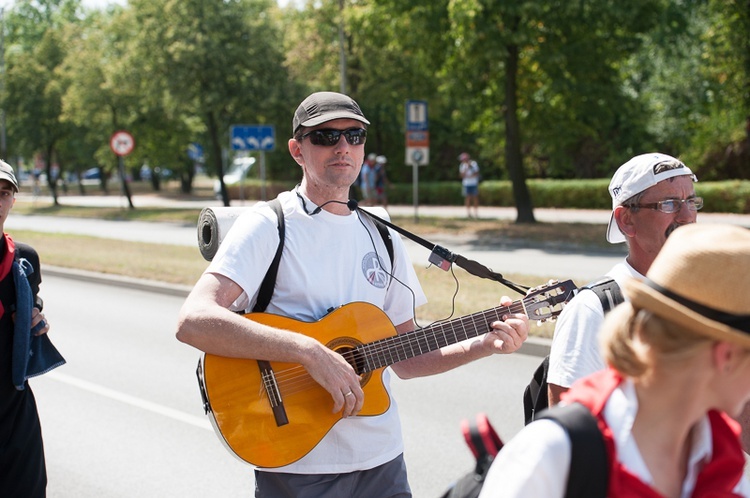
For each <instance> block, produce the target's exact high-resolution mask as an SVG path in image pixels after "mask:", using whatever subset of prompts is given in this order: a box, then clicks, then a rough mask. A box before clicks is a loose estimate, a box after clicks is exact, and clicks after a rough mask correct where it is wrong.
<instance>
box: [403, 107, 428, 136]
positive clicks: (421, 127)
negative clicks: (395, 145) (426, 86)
mask: <svg viewBox="0 0 750 498" xmlns="http://www.w3.org/2000/svg"><path fill="white" fill-rule="evenodd" d="M427 130H428V125H427V102H425V101H424V100H407V101H406V131H427Z"/></svg>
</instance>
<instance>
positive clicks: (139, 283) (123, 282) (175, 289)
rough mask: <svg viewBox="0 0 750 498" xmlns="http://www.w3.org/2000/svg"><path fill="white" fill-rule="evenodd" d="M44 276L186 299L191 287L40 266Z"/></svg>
mask: <svg viewBox="0 0 750 498" xmlns="http://www.w3.org/2000/svg"><path fill="white" fill-rule="evenodd" d="M42 268H43V271H44V274H45V275H54V276H56V277H65V278H72V279H75V280H81V281H84V282H95V283H102V284H107V285H117V286H119V287H125V288H128V289H136V290H142V291H147V292H155V293H158V294H166V295H169V296H177V297H187V295H188V294H189V293H190V290H191V289H192V287H190V286H187V285H177V284H169V283H166V282H159V281H157V280H146V279H140V278H132V277H123V276H122V275H113V274H109V273H99V272H93V271H86V270H77V269H72V268H63V267H60V266H49V265H42Z"/></svg>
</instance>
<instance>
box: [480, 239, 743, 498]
mask: <svg viewBox="0 0 750 498" xmlns="http://www.w3.org/2000/svg"><path fill="white" fill-rule="evenodd" d="M748 275H750V231H748V230H747V229H745V228H742V227H737V226H728V225H709V224H705V225H701V224H691V225H686V226H681V227H679V228H677V229H676V230H675V231H674V233H673V234H672V235H671V236H670V237H669V239H668V240H667V241H666V243H665V244H664V247H663V248H662V250H661V252H660V253H659V255H658V256H657V257H656V259H655V260H654V262H653V264H652V265H651V267H650V268H649V270H648V273H647V274H646V277H645V279H643V280H640V279H637V278H630V279H627V280H626V281H625V283H624V285H623V292H624V294H625V296H626V297H627V301H626V302H624V303H622V304H621V305H619V306H618V307H617V308H615V309H614V310H613V311H612V312H610V313H609V314H608V315H607V318H606V319H605V321H604V326H603V327H602V331H601V341H600V343H601V346H602V353H603V355H604V357H605V358H606V361H607V364H608V365H609V368H608V369H606V370H602V371H599V372H596V373H594V374H592V375H590V376H588V377H586V378H584V379H583V380H581V381H579V382H577V383H575V384H574V385H573V387H572V388H571V389H570V391H568V392H567V393H566V394H565V395H564V396H563V400H562V405H566V404H572V403H580V404H581V405H583V406H584V407H586V408H587V409H588V411H589V412H590V413H591V414H592V415H593V416H594V418H595V420H596V425H597V427H598V429H599V432H600V433H601V435H602V439H603V442H604V445H603V448H602V453H604V454H603V455H591V454H590V453H589V454H586V455H585V456H584V458H604V457H605V455H606V460H607V465H606V468H607V469H608V475H607V483H608V484H607V493H606V496H608V497H611V498H620V497H644V498H658V497H680V498H682V497H684V498H687V497H709V496H717V497H718V496H726V497H729V496H745V497H747V496H750V482H748V480H747V478H746V477H744V476H743V468H744V464H745V458H744V455H743V453H742V449H741V446H740V440H739V433H740V427H739V424H738V423H737V422H736V421H734V420H732V419H731V418H730V417H737V416H738V415H739V414H740V412H741V410H742V409H743V406H744V405H745V404H746V403H747V402H748V401H749V400H750V318H749V315H748V310H750V278H748ZM568 408H570V409H572V408H573V407H566V406H562V410H563V411H565V410H566V409H568ZM572 458H573V457H572V455H571V442H570V438H569V436H568V433H567V432H566V431H565V430H564V429H563V428H562V426H560V425H559V424H557V423H556V422H554V421H551V420H547V419H541V420H537V421H534V422H532V423H531V424H529V425H527V426H526V427H524V428H523V429H522V430H521V432H519V433H518V434H517V435H516V436H515V437H514V438H513V439H512V440H511V441H509V442H508V444H507V445H505V447H504V448H503V449H502V450H501V451H500V453H499V454H498V456H497V458H496V459H495V460H494V461H493V463H492V467H491V468H490V470H489V472H488V475H487V479H486V481H485V484H484V487H483V488H482V494H481V495H480V497H481V498H488V497H493V498H494V497H518V498H536V497H539V498H561V497H563V496H564V495H565V491H566V485H567V481H568V472H569V468H570V466H571V461H572Z"/></svg>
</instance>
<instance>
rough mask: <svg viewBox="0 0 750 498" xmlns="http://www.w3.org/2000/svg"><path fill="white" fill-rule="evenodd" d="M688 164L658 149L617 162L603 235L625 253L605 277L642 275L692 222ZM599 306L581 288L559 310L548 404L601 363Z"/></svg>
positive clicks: (619, 279)
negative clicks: (622, 246) (672, 236)
mask: <svg viewBox="0 0 750 498" xmlns="http://www.w3.org/2000/svg"><path fill="white" fill-rule="evenodd" d="M696 181H698V180H697V178H696V177H695V175H694V174H693V172H692V171H690V168H688V167H687V166H686V165H685V164H684V163H682V161H680V160H678V159H675V158H674V157H671V156H668V155H666V154H660V153H649V154H642V155H639V156H636V157H634V158H632V159H631V160H629V161H628V162H626V163H625V164H623V165H622V166H620V168H619V169H618V170H617V171H616V172H615V174H614V176H613V177H612V180H611V182H610V184H609V193H610V196H611V197H612V216H611V217H610V221H609V226H608V227H607V240H608V241H609V242H610V243H612V244H618V243H622V242H625V243H626V244H627V248H628V255H627V256H626V258H625V260H624V261H622V262H620V263H618V264H617V265H615V266H614V267H613V268H612V269H611V270H610V271H609V272H608V273H607V276H608V277H611V278H613V279H614V280H615V282H616V283H617V284H618V285H620V286H622V284H623V282H624V281H625V280H627V278H628V277H636V278H643V276H644V275H645V274H646V272H647V271H648V269H649V268H650V267H651V263H653V261H654V259H655V258H656V255H657V254H658V253H659V251H660V250H661V248H662V246H663V245H664V243H665V242H666V240H667V237H669V234H671V233H672V232H673V231H674V230H675V229H676V228H677V227H679V226H681V225H686V224H688V223H695V221H696V216H697V212H698V210H699V209H701V208H702V207H703V199H701V198H700V197H696V195H695V188H694V185H693V184H694V182H696ZM603 321H604V311H603V309H602V304H601V301H600V300H599V298H598V297H597V295H596V294H595V293H593V292H581V293H579V294H578V295H577V296H576V297H574V298H573V299H572V300H571V301H570V303H568V305H567V306H566V307H565V309H563V312H562V313H561V314H560V318H559V320H558V322H557V325H556V327H555V334H554V338H553V341H552V348H551V350H550V358H549V372H548V374H547V383H548V394H549V403H550V406H551V405H553V404H556V403H558V402H559V401H560V395H561V394H562V393H563V392H565V391H567V390H568V389H569V388H570V386H571V385H573V382H575V381H576V380H578V379H580V378H582V377H585V376H586V375H589V374H591V373H593V372H596V371H598V370H601V369H603V368H604V367H605V364H604V360H603V358H602V357H601V354H600V353H599V347H598V342H597V333H598V331H599V328H600V326H601V324H602V322H603Z"/></svg>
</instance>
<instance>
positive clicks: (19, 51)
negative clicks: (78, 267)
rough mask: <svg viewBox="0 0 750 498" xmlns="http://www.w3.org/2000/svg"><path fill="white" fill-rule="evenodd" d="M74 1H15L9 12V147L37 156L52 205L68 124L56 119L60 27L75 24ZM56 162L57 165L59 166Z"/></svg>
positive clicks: (60, 84)
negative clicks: (42, 168)
mask: <svg viewBox="0 0 750 498" xmlns="http://www.w3.org/2000/svg"><path fill="white" fill-rule="evenodd" d="M79 8H80V2H79V1H78V0H40V1H39V2H35V3H31V2H25V3H22V4H19V6H18V8H17V9H15V10H14V11H13V12H12V13H11V15H9V16H8V20H7V22H8V24H9V26H10V33H9V36H8V41H9V48H8V49H7V50H6V51H5V54H4V55H5V56H6V59H7V74H6V81H5V94H4V96H3V97H4V99H3V109H5V110H6V111H7V113H8V116H9V119H8V124H9V130H10V133H9V136H10V137H11V141H12V142H13V146H12V148H13V149H14V150H15V152H16V154H18V155H19V156H21V155H27V156H32V155H34V154H37V153H38V154H40V155H41V158H42V161H43V162H44V164H45V169H46V172H47V181H48V183H49V187H50V190H51V192H52V197H53V200H54V203H55V205H57V204H58V203H59V202H58V198H57V184H58V180H59V179H60V177H61V176H62V173H63V171H62V169H61V168H59V167H58V168H53V163H54V162H55V160H57V161H58V162H59V160H60V159H61V158H60V157H57V155H56V151H57V147H58V146H59V143H60V142H61V141H62V140H63V139H65V138H67V137H69V136H70V133H71V131H72V128H71V127H70V126H69V125H67V124H66V123H63V122H62V121H61V120H60V115H61V113H62V96H63V94H64V93H65V85H64V82H62V81H60V80H59V79H58V78H56V71H57V68H58V67H59V66H60V64H61V63H62V61H63V60H64V57H65V48H64V44H63V34H62V33H63V27H64V26H65V25H69V24H71V23H74V22H76V20H77V16H76V15H77V12H78V10H79ZM58 166H59V165H58Z"/></svg>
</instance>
